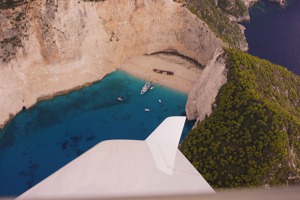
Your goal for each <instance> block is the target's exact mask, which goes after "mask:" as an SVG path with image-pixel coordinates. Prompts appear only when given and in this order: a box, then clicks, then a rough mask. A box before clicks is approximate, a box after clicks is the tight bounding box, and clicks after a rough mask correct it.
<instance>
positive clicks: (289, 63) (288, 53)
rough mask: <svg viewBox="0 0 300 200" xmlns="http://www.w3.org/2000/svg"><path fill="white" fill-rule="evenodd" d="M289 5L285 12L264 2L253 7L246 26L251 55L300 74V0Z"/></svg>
mask: <svg viewBox="0 0 300 200" xmlns="http://www.w3.org/2000/svg"><path fill="white" fill-rule="evenodd" d="M287 2H288V6H287V7H286V8H285V9H282V8H280V7H279V6H278V5H277V4H274V3H269V2H265V1H262V2H260V3H258V4H256V5H254V6H253V7H252V8H251V9H250V17H251V21H250V22H248V23H243V25H245V27H246V31H245V35H246V38H247V41H248V43H249V53H250V54H252V55H255V56H258V57H261V58H264V59H267V60H269V61H271V62H273V63H275V64H279V65H282V66H284V67H286V68H288V69H289V70H291V71H293V72H294V73H296V74H298V75H300V1H299V0H289V1H287Z"/></svg>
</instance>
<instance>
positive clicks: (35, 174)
mask: <svg viewBox="0 0 300 200" xmlns="http://www.w3.org/2000/svg"><path fill="white" fill-rule="evenodd" d="M144 83H145V81H143V80H140V79H136V78H134V77H132V76H129V75H127V74H125V73H124V72H120V71H117V72H114V73H112V74H110V75H108V76H106V77H105V78H104V79H103V80H102V81H100V82H97V83H95V84H93V85H91V86H90V87H85V88H83V89H81V90H78V91H74V92H71V93H69V94H67V95H63V96H58V97H55V98H54V99H52V100H47V101H42V102H40V103H38V104H37V105H35V106H34V107H32V108H31V109H29V110H23V111H22V112H21V113H20V114H18V115H17V116H16V118H14V119H13V120H12V121H11V122H10V123H9V124H8V125H7V126H6V127H5V128H4V129H3V130H1V131H0V135H1V136H2V138H1V139H0V196H17V195H19V194H21V193H22V192H24V191H26V190H27V189H28V188H30V187H32V186H33V185H35V184H37V183H38V182H40V181H41V180H42V179H44V178H46V177H47V176H49V175H50V174H52V173H53V172H55V171H56V170H57V169H59V168H61V167H62V166H64V165H65V164H66V163H68V162H70V161H71V160H73V159H74V158H76V157H77V156H79V155H81V154H82V153H83V152H85V151H87V150H88V149H90V148H91V147H93V146H94V145H96V144H97V143H99V142H101V141H104V140H109V139H136V140H144V139H145V138H146V137H147V136H148V135H149V134H150V133H151V132H152V131H153V130H154V129H155V128H156V127H157V126H158V125H159V124H160V123H161V122H162V121H163V120H164V119H165V118H166V117H168V116H174V115H177V116H178V115H179V116H180V115H185V113H184V109H185V103H186V100H187V95H186V94H183V93H179V92H177V91H173V90H170V89H166V88H164V87H161V86H159V85H155V88H154V89H153V90H151V91H149V92H147V93H146V94H144V95H142V96H141V95H140V94H139V93H140V90H141V88H142V86H143V85H144ZM119 96H121V97H122V98H123V101H118V99H117V98H118V97H119ZM159 99H160V100H161V103H160V102H159ZM145 108H149V109H150V112H145V110H144V109H145ZM192 125H193V123H192V122H188V123H186V126H185V129H184V134H183V137H185V136H186V134H187V133H188V132H189V130H190V129H191V127H192Z"/></svg>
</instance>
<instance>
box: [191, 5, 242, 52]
mask: <svg viewBox="0 0 300 200" xmlns="http://www.w3.org/2000/svg"><path fill="white" fill-rule="evenodd" d="M186 6H187V8H188V9H189V10H190V11H191V12H192V13H194V14H196V15H197V16H198V17H199V18H200V19H202V20H203V21H204V22H205V23H206V24H207V25H208V26H209V28H210V29H211V30H212V31H213V32H214V33H216V34H217V36H218V37H219V38H221V39H222V40H223V41H224V42H226V43H227V44H229V45H230V46H231V47H233V48H244V46H245V45H246V39H245V36H244V34H243V33H242V31H241V29H240V27H239V25H238V24H237V23H236V22H231V21H230V20H229V18H228V16H227V14H226V13H225V12H224V11H223V10H222V9H220V8H219V7H218V6H217V5H216V4H215V1H214V0H186Z"/></svg>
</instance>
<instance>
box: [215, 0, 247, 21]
mask: <svg viewBox="0 0 300 200" xmlns="http://www.w3.org/2000/svg"><path fill="white" fill-rule="evenodd" d="M218 6H219V7H220V8H221V9H222V10H223V11H225V12H226V13H228V14H230V15H233V16H235V17H237V18H239V17H243V16H245V15H247V14H248V8H247V7H246V5H245V4H244V3H243V2H242V1H241V0H218Z"/></svg>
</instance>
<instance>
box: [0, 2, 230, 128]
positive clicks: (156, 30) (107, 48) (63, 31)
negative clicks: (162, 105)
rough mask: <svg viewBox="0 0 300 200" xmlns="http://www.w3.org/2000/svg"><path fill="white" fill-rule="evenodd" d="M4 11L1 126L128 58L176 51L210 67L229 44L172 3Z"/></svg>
mask: <svg viewBox="0 0 300 200" xmlns="http://www.w3.org/2000/svg"><path fill="white" fill-rule="evenodd" d="M0 11H1V13H0V21H1V28H0V31H1V38H0V39H1V45H0V56H1V61H0V62H1V65H0V83H1V84H0V85H1V86H0V96H1V98H0V113H1V115H0V125H1V126H3V125H4V124H5V122H7V121H8V119H9V118H10V117H12V116H14V115H15V114H16V113H18V112H19V111H20V110H21V109H22V108H23V107H26V108H29V107H31V106H32V105H34V104H35V103H36V102H37V101H38V100H40V99H45V98H51V97H52V96H53V95H56V94H60V93H64V92H67V91H69V90H72V89H74V88H77V87H81V86H82V85H86V84H90V83H92V82H94V81H96V80H100V79H101V78H102V77H103V76H104V75H106V74H107V73H110V72H112V71H114V70H115V69H116V66H118V65H120V64H121V63H122V62H124V60H126V59H127V58H130V57H134V56H137V55H144V54H151V53H155V52H162V51H166V50H173V51H177V52H178V53H179V54H182V55H184V56H187V57H189V58H192V59H194V60H195V61H197V62H198V63H200V64H201V65H203V66H206V65H207V64H208V63H209V61H210V60H211V59H212V57H213V55H214V52H215V50H216V49H217V48H218V47H220V46H225V44H224V43H223V42H222V41H221V40H220V39H218V38H217V37H216V36H215V35H214V34H213V33H212V32H211V31H210V29H209V28H208V26H207V25H206V24H205V23H204V22H202V21H201V20H200V19H198V18H197V17H196V16H195V15H193V14H192V13H190V12H189V11H188V10H187V9H186V8H184V7H182V6H181V4H179V3H176V2H173V1H172V0H156V1H153V0H109V1H108V0H106V1H95V2H90V1H80V0H69V1H58V0H36V1H28V2H27V3H24V4H21V5H18V6H17V7H16V8H14V9H11V8H6V9H2V10H0ZM17 18H18V19H19V21H18V20H17Z"/></svg>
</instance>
